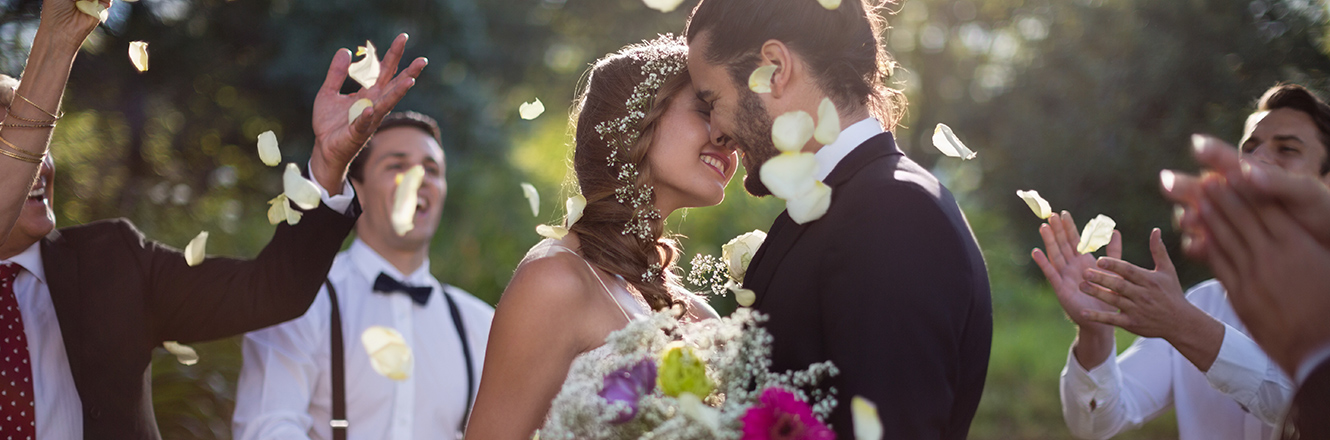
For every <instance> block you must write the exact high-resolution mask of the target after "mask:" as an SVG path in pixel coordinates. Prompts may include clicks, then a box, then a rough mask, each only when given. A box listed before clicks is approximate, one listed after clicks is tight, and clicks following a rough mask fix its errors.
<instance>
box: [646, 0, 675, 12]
mask: <svg viewBox="0 0 1330 440" xmlns="http://www.w3.org/2000/svg"><path fill="white" fill-rule="evenodd" d="M642 3H645V4H646V5H647V7H648V8H651V9H655V10H657V11H660V12H670V11H673V10H674V8H677V7H679V4H680V3H683V0H642Z"/></svg>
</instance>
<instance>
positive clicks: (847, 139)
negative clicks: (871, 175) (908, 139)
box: [813, 118, 884, 180]
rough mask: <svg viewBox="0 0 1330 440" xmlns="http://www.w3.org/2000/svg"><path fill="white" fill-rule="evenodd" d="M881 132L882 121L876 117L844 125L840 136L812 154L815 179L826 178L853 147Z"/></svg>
mask: <svg viewBox="0 0 1330 440" xmlns="http://www.w3.org/2000/svg"><path fill="white" fill-rule="evenodd" d="M882 133H884V131H882V122H880V121H878V120H877V119H876V118H868V119H864V120H862V121H859V122H855V123H854V124H851V125H850V126H849V127H845V129H844V130H841V132H840V136H838V137H836V142H832V143H830V144H828V145H826V146H824V147H822V149H820V150H817V153H814V154H813V159H815V160H816V161H817V176H816V177H817V180H827V176H829V175H831V170H834V169H836V164H838V163H840V161H841V159H844V158H845V156H846V155H849V154H850V152H851V151H854V148H855V147H858V146H859V145H860V144H862V143H864V141H867V140H868V139H869V138H872V137H873V136H877V135H879V134H882Z"/></svg>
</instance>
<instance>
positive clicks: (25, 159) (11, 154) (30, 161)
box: [0, 148, 44, 164]
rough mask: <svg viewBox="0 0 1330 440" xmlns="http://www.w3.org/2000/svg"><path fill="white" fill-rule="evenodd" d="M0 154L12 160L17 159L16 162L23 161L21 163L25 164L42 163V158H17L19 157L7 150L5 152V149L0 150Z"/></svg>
mask: <svg viewBox="0 0 1330 440" xmlns="http://www.w3.org/2000/svg"><path fill="white" fill-rule="evenodd" d="M0 154H3V155H6V156H9V157H12V158H14V159H18V160H21V161H23V162H27V163H37V164H39V163H42V160H44V158H42V159H33V158H29V157H23V156H19V155H17V154H14V153H10V152H9V150H6V149H4V148H0Z"/></svg>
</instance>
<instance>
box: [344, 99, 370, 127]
mask: <svg viewBox="0 0 1330 440" xmlns="http://www.w3.org/2000/svg"><path fill="white" fill-rule="evenodd" d="M366 108H371V109H372V108H374V101H370V100H369V98H360V99H359V100H357V101H356V102H353V103H351V111H348V112H347V113H346V123H347V124H348V125H350V124H355V123H356V117H358V116H360V114H361V113H363V112H364V111H365V109H366Z"/></svg>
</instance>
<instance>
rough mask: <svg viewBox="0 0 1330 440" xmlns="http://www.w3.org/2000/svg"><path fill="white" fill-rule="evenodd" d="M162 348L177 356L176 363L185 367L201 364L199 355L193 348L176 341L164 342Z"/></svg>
mask: <svg viewBox="0 0 1330 440" xmlns="http://www.w3.org/2000/svg"><path fill="white" fill-rule="evenodd" d="M162 347H163V348H166V351H167V352H170V353H171V354H173V355H175V360H176V362H179V363H181V364H184V365H194V364H197V363H199V353H198V352H197V351H194V348H193V347H190V346H188V345H184V344H181V343H179V342H176V341H166V342H163V343H162Z"/></svg>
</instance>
